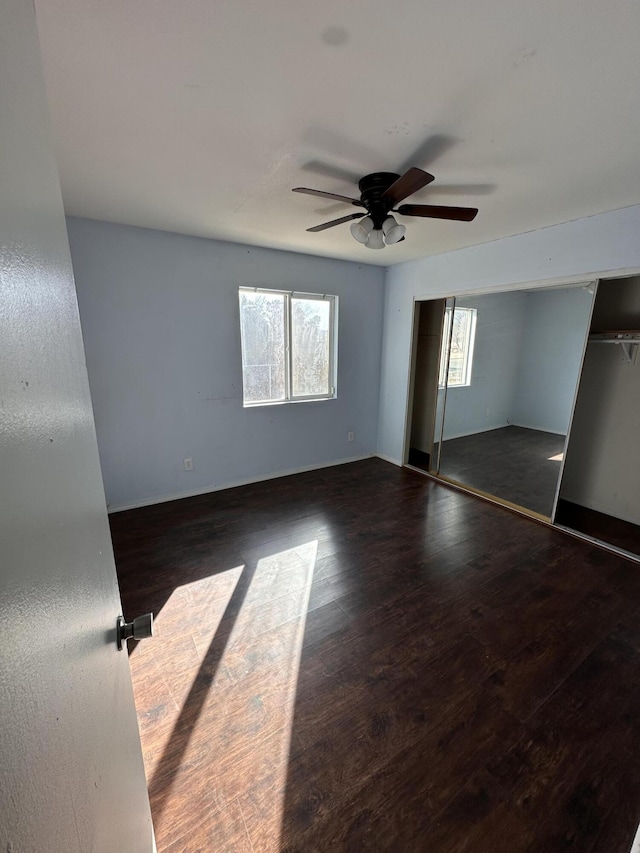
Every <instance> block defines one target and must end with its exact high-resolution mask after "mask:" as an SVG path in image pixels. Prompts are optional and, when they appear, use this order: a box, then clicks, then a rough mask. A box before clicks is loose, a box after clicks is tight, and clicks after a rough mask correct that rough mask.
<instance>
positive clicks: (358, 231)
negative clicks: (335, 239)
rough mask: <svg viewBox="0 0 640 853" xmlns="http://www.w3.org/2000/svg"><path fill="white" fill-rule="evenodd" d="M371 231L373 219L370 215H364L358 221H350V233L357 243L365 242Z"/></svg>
mask: <svg viewBox="0 0 640 853" xmlns="http://www.w3.org/2000/svg"><path fill="white" fill-rule="evenodd" d="M372 231H373V219H372V218H371V217H370V216H365V217H364V219H361V220H360V222H352V223H351V233H352V235H353V236H354V238H355V239H356V240H357V241H358V243H365V244H366V242H367V240H368V239H369V235H370V234H371V232H372Z"/></svg>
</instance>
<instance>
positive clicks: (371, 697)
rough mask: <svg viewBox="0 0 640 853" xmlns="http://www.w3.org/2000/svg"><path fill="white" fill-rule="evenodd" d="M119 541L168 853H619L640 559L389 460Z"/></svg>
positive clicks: (237, 495) (249, 490) (136, 525)
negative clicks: (141, 617)
mask: <svg viewBox="0 0 640 853" xmlns="http://www.w3.org/2000/svg"><path fill="white" fill-rule="evenodd" d="M111 525H112V535H113V542H114V550H115V554H116V561H117V566H118V573H119V579H120V584H121V591H122V598H123V605H124V609H125V615H126V616H127V617H132V616H135V615H138V613H140V612H143V611H145V610H153V611H154V612H155V614H156V616H157V622H156V625H157V633H156V636H155V637H154V638H153V640H150V641H146V642H144V643H141V644H139V645H138V646H137V647H136V648H134V649H133V650H132V651H131V654H130V662H131V669H132V677H133V681H134V691H135V697H136V705H137V709H138V716H139V721H140V732H141V739H142V743H143V754H144V759H145V767H146V770H147V776H148V781H149V789H150V796H151V804H152V811H153V816H154V822H155V826H156V834H157V841H158V850H159V853H177V851H193V853H196V851H213V850H229V851H232V850H233V851H235V850H238V851H245V850H246V851H250V852H251V853H258V851H270V853H281V851H282V852H284V851H290V852H291V853H293V851H305V853H307V851H310V850H313V851H324V850H327V851H328V850H332V851H366V850H375V851H394V853H396V851H412V853H414V851H422V850H424V851H429V853H455V851H470V850H473V851H478V850H509V851H514V850H518V851H520V850H522V851H534V850H536V851H539V850H544V851H554V850H563V849H565V848H566V847H571V848H572V849H576V850H580V851H584V853H594V851H598V852H599V851H602V853H605V851H606V853H628V850H629V847H630V846H631V841H632V839H633V835H634V832H635V828H636V827H635V825H634V824H635V823H636V822H637V819H638V814H637V812H636V809H637V803H638V802H640V763H639V762H638V761H637V760H636V759H635V753H636V751H637V750H636V744H637V740H638V737H639V736H640V722H639V721H640V713H639V712H640V691H639V690H638V689H637V687H636V681H637V676H636V673H637V671H638V669H639V664H640V635H638V633H637V631H636V630H635V627H634V626H635V625H636V624H637V621H636V620H637V618H638V616H639V615H640V573H639V572H638V568H637V566H636V565H634V564H633V563H631V562H630V561H627V560H624V559H623V558H621V557H618V556H615V555H612V554H609V553H606V552H603V551H602V550H601V549H598V548H596V547H594V546H591V545H589V544H588V543H584V542H580V541H577V540H575V539H573V538H571V537H568V536H566V535H564V534H562V533H561V532H559V531H557V530H553V529H549V528H547V527H545V526H543V525H540V524H538V523H536V522H534V521H532V520H529V519H526V518H522V517H519V516H516V515H514V514H513V513H510V512H508V511H506V510H503V509H501V508H499V507H496V506H493V505H491V504H489V503H486V502H483V501H480V500H478V499H476V498H474V497H472V496H469V495H465V494H461V493H460V492H456V491H455V490H452V489H450V488H448V487H446V486H444V485H442V484H440V483H437V482H434V481H433V480H430V479H428V478H424V477H422V476H421V475H419V474H416V473H414V472H411V471H407V470H401V469H398V468H396V467H394V466H392V465H389V464H387V463H384V462H382V461H380V460H375V459H372V460H367V461H365V462H359V463H352V464H348V465H343V466H338V467H336V468H333V469H324V470H321V471H315V472H310V473H307V474H300V475H297V476H293V477H286V478H283V479H281V480H276V481H269V482H268V483H258V484H255V485H251V486H246V487H242V488H239V489H231V490H228V491H226V492H218V493H214V494H210V495H203V496H199V497H196V498H190V499H188V500H184V501H176V502H173V503H169V504H161V505H158V506H155V507H148V508H145V509H140V510H133V511H130V512H125V513H119V514H116V515H114V516H112V517H111Z"/></svg>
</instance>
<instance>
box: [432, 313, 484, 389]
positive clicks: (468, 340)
mask: <svg viewBox="0 0 640 853" xmlns="http://www.w3.org/2000/svg"><path fill="white" fill-rule="evenodd" d="M477 313H478V312H477V311H476V309H475V308H455V309H454V310H453V311H452V310H451V308H447V309H446V310H445V313H444V329H443V335H442V348H441V350H440V375H439V380H438V384H439V386H440V388H444V386H445V380H446V384H447V385H448V387H449V388H460V387H463V386H465V385H471V368H472V365H473V346H474V342H475V335H476V319H477ZM452 315H453V330H452V329H451V320H452ZM449 338H451V354H450V355H449V369H448V370H447V352H448V349H449Z"/></svg>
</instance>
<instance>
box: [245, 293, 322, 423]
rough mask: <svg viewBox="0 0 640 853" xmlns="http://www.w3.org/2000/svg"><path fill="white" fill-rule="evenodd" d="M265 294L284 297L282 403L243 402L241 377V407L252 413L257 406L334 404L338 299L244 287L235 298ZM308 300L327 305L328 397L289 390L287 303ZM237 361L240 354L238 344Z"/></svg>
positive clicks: (288, 318)
mask: <svg viewBox="0 0 640 853" xmlns="http://www.w3.org/2000/svg"><path fill="white" fill-rule="evenodd" d="M243 292H244V293H268V294H271V295H273V294H280V295H281V296H284V297H285V306H284V307H285V310H284V335H285V379H284V382H285V399H284V400H259V401H257V402H255V403H253V402H249V403H247V402H245V399H244V377H243V382H242V405H243V407H244V408H245V409H255V408H256V407H258V406H282V405H288V404H289V403H312V402H314V401H321V400H335V399H336V397H337V396H338V387H337V381H338V338H337V334H336V332H337V328H338V297H337V296H335V295H333V294H328V293H307V292H305V293H302V292H301V291H298V290H278V289H276V288H271V287H247V286H242V287H239V288H238V297H239V296H240V294H241V293H243ZM294 297H295V298H296V299H309V300H312V301H315V302H318V301H320V300H322V301H324V302H328V303H329V382H330V387H329V393H328V394H309V395H301V394H298V395H294V394H293V390H292V381H291V375H292V372H293V364H292V358H293V354H292V352H291V327H292V322H291V300H292V299H293V298H294ZM240 334H241V336H242V321H241V322H240ZM240 357H241V358H242V357H243V354H242V344H241V352H240Z"/></svg>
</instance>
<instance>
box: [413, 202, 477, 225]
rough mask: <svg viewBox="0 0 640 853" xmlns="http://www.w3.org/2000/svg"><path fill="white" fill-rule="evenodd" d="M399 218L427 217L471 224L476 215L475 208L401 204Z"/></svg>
mask: <svg viewBox="0 0 640 853" xmlns="http://www.w3.org/2000/svg"><path fill="white" fill-rule="evenodd" d="M397 212H398V213H399V214H400V216H427V217H429V218H430V219H456V220H458V221H460V222H471V220H472V219H475V218H476V214H477V213H478V208H477V207H441V206H440V205H437V204H401V205H400V207H399V208H398V211H397Z"/></svg>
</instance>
